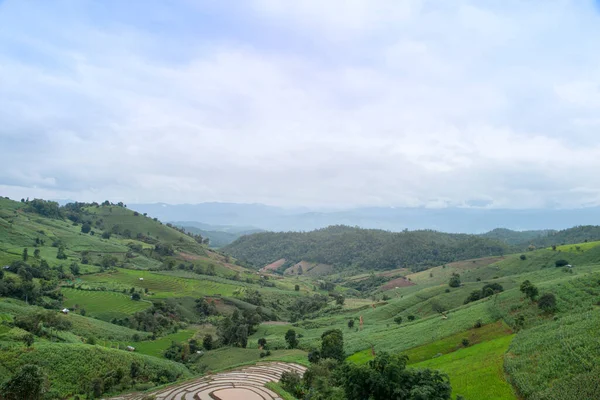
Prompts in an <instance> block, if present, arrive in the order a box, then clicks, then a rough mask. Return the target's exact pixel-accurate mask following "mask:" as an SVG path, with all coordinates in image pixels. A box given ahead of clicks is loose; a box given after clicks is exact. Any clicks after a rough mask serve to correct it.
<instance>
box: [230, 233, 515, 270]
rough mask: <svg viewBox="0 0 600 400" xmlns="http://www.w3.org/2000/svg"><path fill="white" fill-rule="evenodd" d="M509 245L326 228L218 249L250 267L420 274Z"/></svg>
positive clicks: (258, 237) (257, 237) (255, 237)
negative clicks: (296, 265) (283, 263)
mask: <svg viewBox="0 0 600 400" xmlns="http://www.w3.org/2000/svg"><path fill="white" fill-rule="evenodd" d="M509 249H510V247H509V246H508V245H507V244H505V243H502V242H500V241H498V240H493V239H488V238H484V237H480V236H476V235H466V234H449V233H441V232H436V231H430V230H420V231H410V232H409V231H405V232H396V233H394V232H388V231H383V230H376V229H362V228H353V227H349V226H343V225H338V226H330V227H328V228H324V229H319V230H315V231H311V232H283V233H281V232H280V233H275V232H265V233H255V234H252V235H247V236H243V237H241V238H239V239H237V240H236V241H235V242H233V243H232V244H230V245H228V246H226V247H224V248H223V251H225V252H226V253H229V254H231V255H233V256H234V257H236V258H239V259H240V260H243V261H246V262H249V263H251V264H253V265H254V266H255V267H262V266H265V265H267V264H269V263H272V262H274V261H276V260H279V259H286V260H287V261H292V262H300V261H303V260H305V261H312V262H318V263H323V264H331V265H334V266H337V267H350V266H355V267H358V268H361V269H367V270H385V269H395V268H410V269H412V270H421V269H424V268H426V267H428V266H433V265H439V264H443V263H447V262H452V261H457V260H465V259H470V258H478V257H484V256H494V255H502V254H505V253H507V252H508V251H509Z"/></svg>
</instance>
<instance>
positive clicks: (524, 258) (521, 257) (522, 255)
mask: <svg viewBox="0 0 600 400" xmlns="http://www.w3.org/2000/svg"><path fill="white" fill-rule="evenodd" d="M519 258H520V259H521V260H523V261H525V260H527V256H526V255H525V254H521V256H520V257H519Z"/></svg>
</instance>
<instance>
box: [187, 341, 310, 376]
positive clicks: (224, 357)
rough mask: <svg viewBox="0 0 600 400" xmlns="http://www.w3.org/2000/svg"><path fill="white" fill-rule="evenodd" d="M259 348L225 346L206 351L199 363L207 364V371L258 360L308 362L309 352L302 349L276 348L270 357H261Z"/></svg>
mask: <svg viewBox="0 0 600 400" xmlns="http://www.w3.org/2000/svg"><path fill="white" fill-rule="evenodd" d="M260 352H261V351H260V350H258V349H242V348H238V347H224V348H220V349H217V350H213V351H209V352H206V354H205V355H203V356H202V357H201V358H200V359H199V361H198V363H199V364H201V365H206V366H207V371H213V372H214V371H219V370H222V369H224V368H233V367H235V366H240V365H244V364H252V363H255V362H258V361H287V362H295V363H298V364H303V365H307V364H308V353H307V352H305V351H302V350H298V349H294V350H287V349H286V350H274V351H272V355H271V356H269V357H264V358H260Z"/></svg>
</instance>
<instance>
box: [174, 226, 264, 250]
mask: <svg viewBox="0 0 600 400" xmlns="http://www.w3.org/2000/svg"><path fill="white" fill-rule="evenodd" d="M172 224H173V225H175V226H177V227H179V228H181V229H183V230H185V231H186V232H191V233H194V234H196V235H200V236H202V237H204V238H208V239H209V241H210V244H209V247H211V248H215V249H218V248H220V247H223V246H227V245H228V244H230V243H233V242H234V241H235V240H237V239H238V238H239V237H241V236H244V235H250V234H252V233H259V232H264V231H263V230H262V229H257V228H253V227H250V226H248V227H243V226H240V227H237V226H226V225H209V224H203V223H201V222H195V221H175V222H172Z"/></svg>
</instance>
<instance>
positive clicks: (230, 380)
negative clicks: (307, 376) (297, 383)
mask: <svg viewBox="0 0 600 400" xmlns="http://www.w3.org/2000/svg"><path fill="white" fill-rule="evenodd" d="M285 371H296V372H298V373H299V374H300V375H302V374H304V371H306V367H303V366H301V365H298V364H291V363H281V362H272V363H260V364H257V365H253V366H250V367H245V368H242V369H238V370H233V371H228V372H221V373H218V374H214V375H209V376H205V377H202V378H199V379H195V380H192V381H188V382H185V383H181V384H179V385H176V386H170V387H167V388H163V389H161V390H159V391H155V392H152V393H143V394H142V393H134V394H130V395H126V396H120V397H115V398H114V400H141V399H143V398H144V397H145V396H154V397H155V398H156V399H157V400H281V397H279V395H277V394H276V393H275V392H273V391H272V390H269V389H267V388H266V387H265V385H266V384H267V383H269V382H278V381H279V379H280V378H281V375H282V374H283V372H285Z"/></svg>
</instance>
